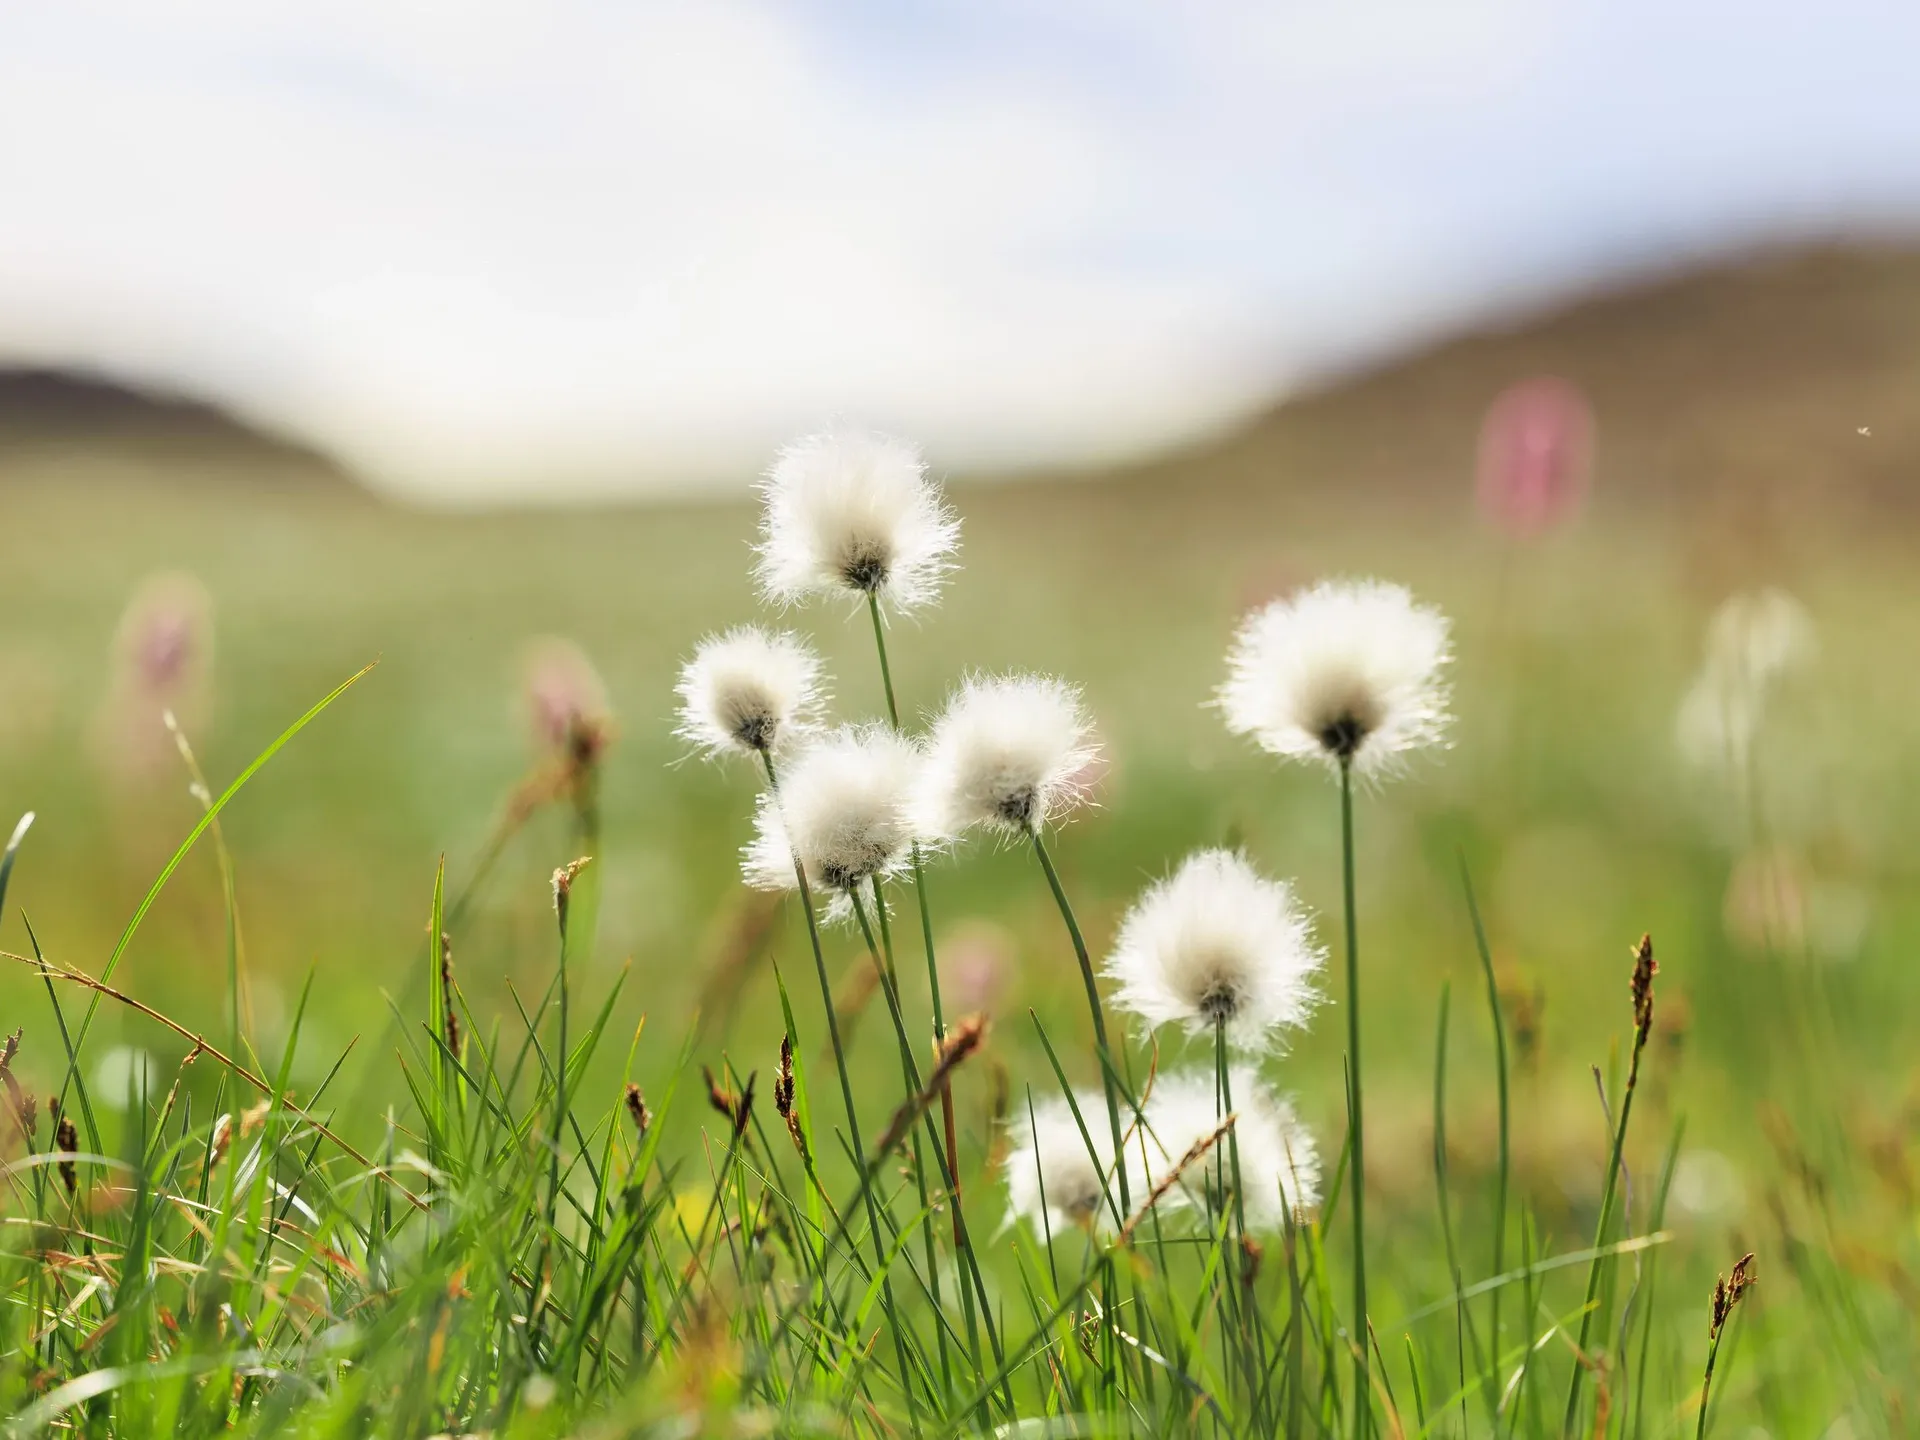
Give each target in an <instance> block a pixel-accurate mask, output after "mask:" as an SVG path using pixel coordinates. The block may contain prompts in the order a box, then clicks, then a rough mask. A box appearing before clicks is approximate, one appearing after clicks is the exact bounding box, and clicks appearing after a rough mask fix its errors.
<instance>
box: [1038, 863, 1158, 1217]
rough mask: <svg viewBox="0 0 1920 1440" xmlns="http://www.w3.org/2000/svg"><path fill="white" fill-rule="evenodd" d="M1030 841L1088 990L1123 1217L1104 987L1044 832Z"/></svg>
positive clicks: (1122, 1166) (1127, 1200) (1125, 1206)
mask: <svg viewBox="0 0 1920 1440" xmlns="http://www.w3.org/2000/svg"><path fill="white" fill-rule="evenodd" d="M1027 835H1028V838H1030V839H1031V840H1032V841H1033V853H1034V854H1035V855H1037V856H1038V857H1039V859H1040V868H1041V869H1042V870H1043V871H1045V872H1046V876H1047V884H1048V886H1049V887H1050V888H1051V889H1052V890H1053V901H1054V904H1056V905H1058V906H1059V907H1060V918H1061V919H1062V920H1064V921H1066V924H1067V936H1068V938H1069V939H1071V940H1072V941H1073V954H1074V958H1075V959H1076V960H1078V961H1079V962H1080V979H1081V982H1082V983H1083V984H1085V986H1086V987H1087V1011H1088V1013H1089V1014H1090V1015H1092V1017H1093V1044H1094V1049H1095V1050H1097V1051H1098V1052H1099V1057H1100V1083H1101V1086H1102V1088H1103V1089H1104V1090H1105V1092H1106V1097H1107V1124H1108V1125H1109V1126H1111V1127H1112V1130H1113V1155H1114V1178H1115V1180H1116V1181H1117V1182H1118V1184H1119V1189H1120V1211H1121V1213H1122V1214H1123V1215H1126V1214H1131V1213H1132V1211H1133V1197H1132V1196H1130V1195H1129V1194H1128V1193H1127V1166H1126V1149H1125V1142H1124V1141H1123V1140H1122V1138H1121V1135H1122V1132H1121V1128H1120V1099H1119V1095H1118V1093H1117V1091H1116V1088H1115V1083H1114V1079H1115V1075H1116V1074H1117V1072H1116V1071H1115V1070H1114V1067H1113V1052H1112V1050H1111V1049H1110V1048H1109V1047H1108V1045H1107V1017H1106V1012H1105V1011H1104V1010H1102V1009H1101V1007H1100V987H1099V985H1098V984H1097V983H1096V982H1095V980H1094V978H1093V959H1092V957H1091V956H1089V955H1088V954H1087V942H1086V939H1085V937H1084V936H1082V935H1081V933H1080V922H1079V921H1078V920H1077V919H1076V918H1074V913H1073V905H1072V902H1070V901H1069V900H1068V899H1067V892H1066V890H1065V889H1064V888H1063V887H1062V886H1061V884H1060V872H1059V871H1057V870H1055V869H1054V868H1053V856H1051V855H1050V854H1048V853H1047V842H1046V841H1045V840H1043V839H1041V838H1040V832H1039V831H1038V830H1036V829H1034V828H1032V827H1031V826H1029V827H1028V829H1027Z"/></svg>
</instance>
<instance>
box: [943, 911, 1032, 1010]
mask: <svg viewBox="0 0 1920 1440" xmlns="http://www.w3.org/2000/svg"><path fill="white" fill-rule="evenodd" d="M938 954H939V957H940V991H941V996H940V998H941V1000H942V1001H943V1002H944V1003H945V1008H946V1011H947V1014H948V1015H949V1016H950V1017H951V1016H955V1015H970V1014H976V1013H977V1014H983V1015H991V1014H993V1012H994V1009H995V1007H996V1006H998V1004H999V1002H1000V999H1001V996H1002V995H1003V994H1004V993H1005V991H1006V988H1007V980H1008V978H1009V976H1010V974H1011V972H1012V969H1013V961H1014V940H1013V936H1012V935H1010V934H1008V933H1007V931H1006V930H1005V929H1004V928H1002V927H1001V926H999V925H996V924H994V923H993V922H992V921H991V920H963V921H962V922H961V923H960V924H958V925H956V926H955V927H954V928H953V929H952V930H951V931H949V932H948V933H947V935H946V936H945V937H944V938H942V940H941V942H940V948H939V951H938Z"/></svg>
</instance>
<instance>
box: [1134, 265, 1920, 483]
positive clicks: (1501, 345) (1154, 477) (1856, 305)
mask: <svg viewBox="0 0 1920 1440" xmlns="http://www.w3.org/2000/svg"><path fill="white" fill-rule="evenodd" d="M1537 374H1550V375H1557V376H1561V377H1563V378H1565V379H1568V380H1571V381H1573V382H1575V383H1576V384H1578V385H1579V386H1580V387H1581V388H1582V389H1583V390H1585V391H1586V393H1587V395H1588V397H1589V399H1590V400H1591V401H1592V403H1593V406H1594V409H1595V411H1596V413H1597V417H1598V423H1599V456H1598V465H1599V469H1600V476H1601V479H1600V483H1599V484H1598V485H1597V486H1596V492H1597V500H1598V503H1603V504H1611V505H1620V506H1634V507H1638V506H1642V505H1646V504H1649V503H1658V502H1662V501H1669V500H1677V501H1680V502H1681V503H1682V504H1683V505H1686V506H1689V507H1697V506H1707V507H1712V508H1728V507H1730V508H1732V509H1735V510H1739V511H1745V512H1748V513H1749V515H1750V513H1751V511H1752V508H1753V507H1754V506H1755V505H1758V506H1760V507H1762V509H1779V508H1786V509H1799V508H1801V507H1804V506H1817V507H1820V508H1822V509H1824V510H1826V511H1828V512H1829V515H1830V516H1831V517H1832V518H1844V517H1846V516H1847V515H1848V514H1849V513H1857V512H1859V511H1861V510H1868V511H1877V510H1879V509H1881V508H1883V507H1885V506H1887V505H1889V504H1895V503H1898V504H1901V505H1904V504H1907V503H1910V501H1911V500H1912V498H1913V497H1914V496H1915V494H1916V493H1917V492H1916V485H1915V476H1916V473H1917V472H1920V251H1915V250H1911V249H1905V248H1893V247H1888V248H1863V247H1831V248H1820V249H1811V250H1798V251H1793V252H1785V253H1772V254H1765V255H1758V256H1753V257H1748V258H1744V259H1739V260H1735V261H1731V262H1728V261H1722V262H1719V263H1715V264H1713V265H1710V266H1706V267H1703V268H1696V269H1692V270H1687V271H1684V272H1679V273H1671V274H1668V275H1666V276H1663V277H1661V278H1657V279H1654V280H1650V281H1643V282H1639V283H1635V284H1631V285H1626V286H1623V287H1620V288H1617V289H1615V290H1612V291H1610V292H1607V293H1601V294H1596V295H1593V296H1591V297H1588V298H1585V299H1582V300H1579V301H1577V302H1575V303H1573V304H1572V305H1570V306H1565V307H1563V308H1558V309H1554V310H1550V311H1545V312H1535V313H1531V314H1527V315H1523V316H1519V317H1516V318H1514V319H1513V320H1511V321H1510V322H1508V323H1506V324H1504V325H1502V326H1499V327H1497V328H1489V329H1487V330H1484V331H1482V332H1480V333H1476V334H1473V335H1470V336H1463V337H1459V338H1454V339H1449V340H1446V341H1444V342H1442V343H1439V344H1436V345H1434V346H1432V347H1430V348H1428V349H1425V350H1423V351H1420V352H1418V353H1415V354H1411V355H1408V356H1406V357H1403V358H1401V359H1398V360H1394V361H1391V362H1389V363H1387V364H1385V365H1382V366H1379V367H1377V368H1372V369H1369V370H1367V371H1365V372H1363V373H1357V374H1350V375H1346V376H1342V377H1339V378H1337V379H1333V380H1329V381H1327V382H1325V383H1323V384H1321V385H1319V386H1317V387H1316V388H1314V389H1313V390H1312V391H1310V392H1308V393H1304V394H1301V395H1298V396H1296V397H1293V398H1290V399H1288V400H1287V401H1286V402H1284V403H1282V404H1280V405H1278V406H1277V407H1276V408H1274V409H1273V410H1272V411H1271V412H1269V413H1268V414H1267V415H1265V416H1263V417H1261V418H1260V419H1258V420H1256V421H1255V422H1253V423H1252V424H1250V425H1248V426H1246V427H1244V428H1242V429H1240V430H1238V431H1236V432H1234V433H1232V434H1230V435H1228V436H1225V437H1223V438H1221V439H1219V440H1217V441H1215V442H1213V443H1211V444H1208V445H1206V446H1204V447H1202V448H1200V449H1199V450H1197V451H1191V452H1186V453H1181V454H1178V455H1173V456H1168V457H1164V458H1161V459H1158V460H1156V461H1154V462H1152V463H1149V464H1146V465H1142V466H1140V467H1137V468H1136V469H1133V470H1131V471H1129V472H1128V473H1127V474H1125V475H1124V476H1122V477H1121V479H1122V481H1123V483H1125V484H1127V485H1128V486H1130V487H1141V488H1148V489H1151V488H1155V487H1158V486H1161V485H1164V484H1166V483H1168V482H1169V481H1170V480H1171V479H1172V477H1174V476H1176V475H1177V476H1178V477H1179V480H1180V484H1181V486H1182V487H1183V489H1186V490H1188V491H1189V493H1191V491H1192V490H1194V489H1199V488H1207V489H1220V490H1223V491H1225V492H1228V493H1231V494H1235V495H1237V496H1242V497H1244V495H1245V494H1246V492H1248V491H1257V490H1260V489H1262V488H1266V487H1270V486H1273V485H1275V484H1277V483H1280V484H1285V485H1286V486H1287V487H1288V488H1295V487H1303V488H1306V489H1309V490H1312V489H1322V490H1325V491H1327V492H1329V493H1332V494H1336V495H1344V496H1351V497H1353V498H1356V499H1365V498H1379V499H1389V498H1391V499H1399V500H1405V499H1409V498H1413V496H1414V495H1415V494H1417V493H1418V492H1419V491H1422V490H1425V489H1427V488H1429V487H1436V488H1438V489H1440V490H1442V491H1443V492H1444V493H1445V494H1446V495H1447V496H1448V497H1449V498H1457V497H1458V495H1459V494H1460V493H1461V484H1462V481H1461V477H1462V476H1465V475H1468V474H1470V473H1471V470H1472V467H1473V460H1474V451H1475V446H1476V443H1477V436H1478V429H1479V424H1480V420H1481V417H1482V415H1483V414H1484V412H1485V410H1486V407H1487V404H1488V402H1489V401H1491V400H1492V399H1493V398H1494V396H1495V395H1496V394H1498V393H1499V392H1500V391H1501V390H1502V389H1503V388H1504V387H1505V386H1507V385H1508V384H1510V383H1511V382H1513V381H1514V380H1516V379H1519V378H1522V377H1524V376H1528V375H1537Z"/></svg>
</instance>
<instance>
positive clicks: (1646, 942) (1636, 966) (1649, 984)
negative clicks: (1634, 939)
mask: <svg viewBox="0 0 1920 1440" xmlns="http://www.w3.org/2000/svg"><path fill="white" fill-rule="evenodd" d="M1659 973H1660V965H1659V962H1658V961H1656V960H1655V959H1654V958H1653V937H1652V936H1651V935H1642V936H1641V937H1640V943H1639V945H1637V946H1636V947H1634V952H1633V979H1632V981H1631V982H1629V989H1631V991H1632V992H1633V1029H1634V1035H1635V1043H1636V1044H1639V1045H1644V1044H1646V1043H1647V1034H1648V1032H1649V1031H1651V1030H1652V1029H1653V977H1654V976H1655V975H1658V974H1659Z"/></svg>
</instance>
